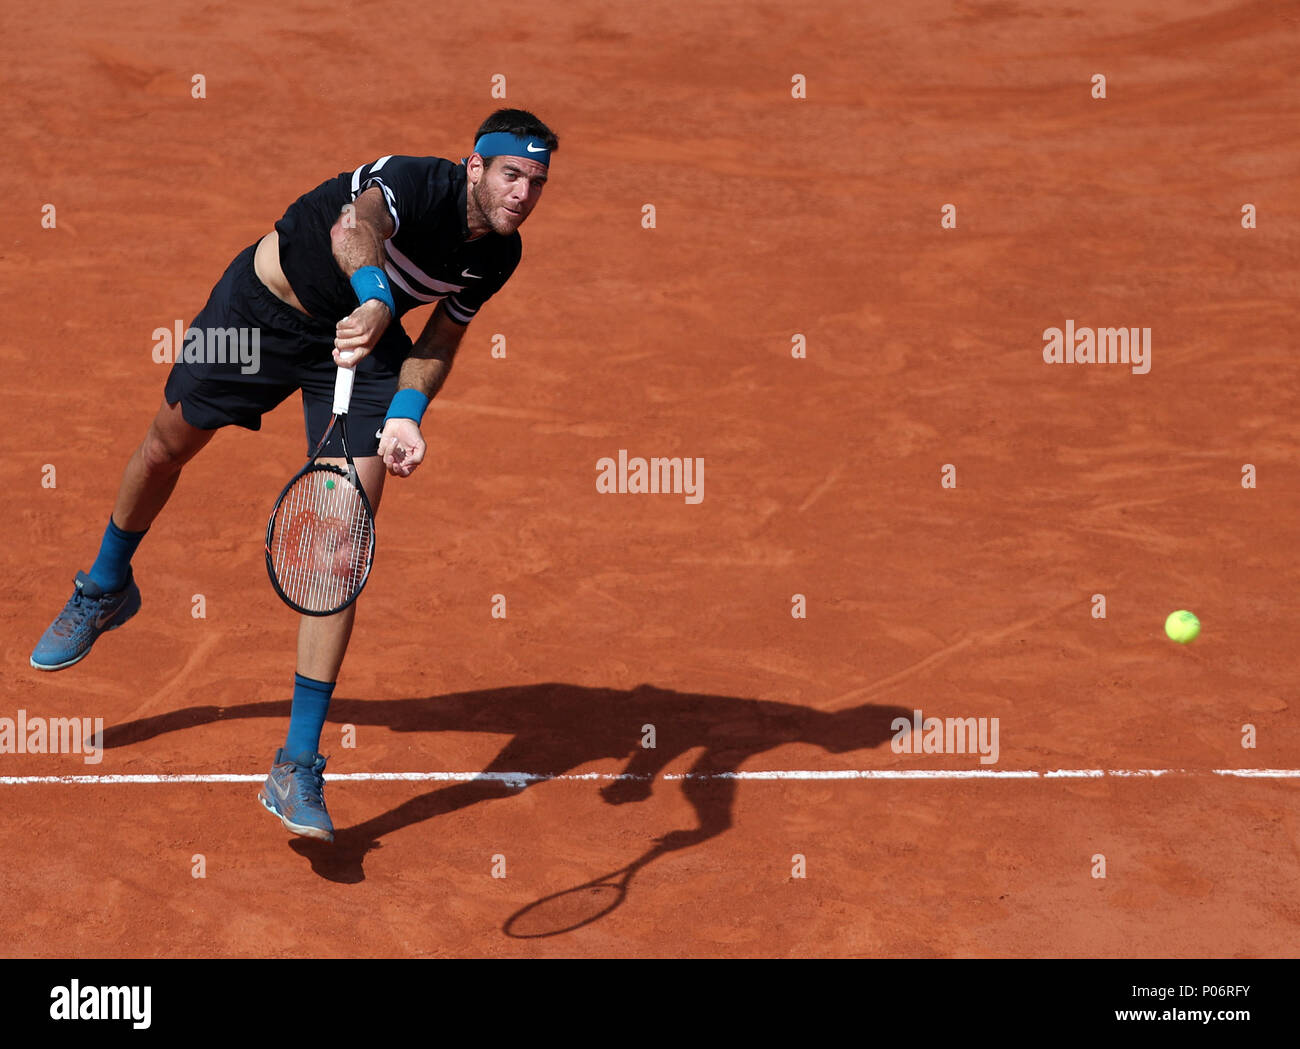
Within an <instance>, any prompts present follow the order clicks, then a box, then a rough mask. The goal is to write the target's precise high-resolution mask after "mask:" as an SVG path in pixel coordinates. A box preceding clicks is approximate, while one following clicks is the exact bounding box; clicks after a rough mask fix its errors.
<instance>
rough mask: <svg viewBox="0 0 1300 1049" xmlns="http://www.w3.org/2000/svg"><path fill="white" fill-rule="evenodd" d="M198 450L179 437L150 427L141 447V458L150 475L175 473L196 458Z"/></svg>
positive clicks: (155, 427)
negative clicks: (195, 454)
mask: <svg viewBox="0 0 1300 1049" xmlns="http://www.w3.org/2000/svg"><path fill="white" fill-rule="evenodd" d="M197 451H198V448H194V447H190V442H187V441H185V440H183V439H179V435H174V434H167V433H163V432H162V431H160V430H159V429H158V427H157V426H156V425H155V426H151V427H149V432H148V434H146V435H145V439H144V444H142V445H141V446H140V454H141V458H142V459H143V460H144V465H145V468H146V469H147V470H148V471H149V472H150V473H158V474H169V473H175V472H176V471H177V470H179V469H180V468H181V467H182V466H184V465H185V464H186V463H187V462H189V461H190V459H192V458H193V457H194V453H195V452H197Z"/></svg>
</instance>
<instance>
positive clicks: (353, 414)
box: [258, 325, 410, 841]
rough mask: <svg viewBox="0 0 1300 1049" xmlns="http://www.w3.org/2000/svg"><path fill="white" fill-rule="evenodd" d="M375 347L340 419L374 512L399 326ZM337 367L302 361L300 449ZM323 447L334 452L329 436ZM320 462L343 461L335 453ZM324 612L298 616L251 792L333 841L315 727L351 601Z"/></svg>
mask: <svg viewBox="0 0 1300 1049" xmlns="http://www.w3.org/2000/svg"><path fill="white" fill-rule="evenodd" d="M381 346H382V347H383V349H384V351H385V352H383V353H379V352H376V354H374V355H372V356H371V357H369V358H367V359H366V360H364V361H362V362H361V364H360V365H359V366H358V368H357V375H356V378H355V380H354V385H353V392H352V405H351V408H350V409H349V411H348V414H347V416H346V417H345V419H344V420H343V421H342V425H346V426H347V432H348V443H349V446H350V447H351V449H352V452H353V456H354V461H355V463H356V468H357V478H358V480H359V481H360V482H361V486H362V487H363V488H364V489H365V492H366V498H367V499H369V500H370V505H371V509H372V510H374V512H375V514H376V516H378V513H379V503H380V500H381V498H382V496H383V489H384V478H385V476H386V471H385V468H384V463H383V460H382V459H381V458H380V457H379V456H378V455H377V454H376V452H377V450H378V445H379V439H378V437H377V436H376V434H377V431H378V430H379V428H380V426H381V425H382V424H383V420H384V415H385V413H386V412H387V410H388V404H389V402H390V401H391V400H392V396H393V393H394V391H395V390H396V387H397V374H398V369H399V367H400V362H401V360H402V359H403V358H404V357H405V356H406V353H407V352H409V348H410V341H409V340H408V339H406V336H405V333H403V332H402V331H401V328H400V325H399V326H397V332H396V333H394V334H393V335H391V336H387V335H386V336H385V341H384V342H381ZM336 371H337V369H336V368H335V366H334V363H333V361H332V360H330V359H329V358H325V359H324V360H322V361H320V362H317V363H316V364H315V365H312V366H306V367H304V375H303V385H302V391H303V411H304V416H305V421H306V428H307V433H306V436H307V446H308V449H309V450H310V449H312V448H314V447H315V444H316V442H317V441H318V440H319V439H320V436H321V435H322V434H323V433H324V432H325V427H326V426H327V425H328V422H329V418H330V414H331V404H332V402H333V390H334V376H335V374H336ZM325 450H326V451H327V452H335V451H341V450H342V449H341V447H340V446H339V444H338V438H337V435H336V436H335V437H333V438H331V444H330V445H329V446H327V448H326V449H325ZM322 461H324V462H330V463H334V464H335V465H338V466H343V465H344V464H345V463H346V460H345V459H343V458H341V457H340V458H325V459H323V460H322ZM359 603H360V602H359V601H357V602H353V603H352V604H351V605H349V606H348V607H347V608H345V609H344V610H343V611H342V612H339V613H337V614H336V615H332V616H303V617H302V619H301V622H300V623H299V626H298V662H297V667H296V672H295V673H294V676H293V702H292V705H291V707H290V714H289V729H288V732H287V734H286V736H285V742H284V746H283V747H281V748H280V749H279V750H278V751H277V752H276V755H275V760H274V763H273V765H272V767H271V773H270V775H269V776H268V777H267V780H266V783H265V784H264V785H263V787H262V790H261V792H260V793H259V795H258V797H259V798H260V799H261V802H262V804H263V806H264V807H265V808H267V809H268V810H269V811H270V812H271V813H272V814H273V815H276V816H279V817H280V819H281V821H282V822H283V824H284V825H285V827H286V828H288V829H289V830H291V831H293V832H294V833H295V834H302V835H304V836H306V837H312V838H319V839H322V840H324V841H333V839H334V825H333V822H332V821H331V820H330V817H329V813H328V811H327V810H326V808H325V796H324V787H325V779H324V772H325V758H324V756H323V755H322V754H321V753H320V741H321V732H322V730H323V729H324V727H325V718H326V716H327V714H328V712H329V705H330V701H331V699H332V698H333V695H334V686H335V683H336V682H337V681H338V674H339V669H340V668H341V667H342V665H343V657H344V654H345V653H346V652H347V647H348V642H349V640H350V639H351V637H352V624H353V622H354V620H355V618H356V610H357V604H359Z"/></svg>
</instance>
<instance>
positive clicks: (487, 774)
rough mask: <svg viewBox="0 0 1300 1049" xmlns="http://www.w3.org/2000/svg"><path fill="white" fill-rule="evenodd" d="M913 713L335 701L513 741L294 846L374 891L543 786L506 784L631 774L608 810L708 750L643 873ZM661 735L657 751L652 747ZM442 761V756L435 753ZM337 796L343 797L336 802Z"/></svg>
mask: <svg viewBox="0 0 1300 1049" xmlns="http://www.w3.org/2000/svg"><path fill="white" fill-rule="evenodd" d="M911 714H912V712H911V711H910V710H904V709H903V708H901V707H889V706H878V705H875V704H862V705H860V706H856V707H852V708H850V709H848V710H842V711H838V712H835V713H822V712H820V711H817V710H812V709H810V708H808V707H802V706H795V705H793V704H790V703H780V702H774V701H768V700H757V699H742V698H739V697H736V696H716V695H705V694H700V693H687V692H674V691H672V690H670V689H663V688H656V687H654V686H652V685H641V686H639V687H637V688H634V689H631V690H630V691H629V690H620V689H601V688H584V687H581V686H578V685H566V684H539V685H520V686H514V687H509V688H493V689H483V690H481V691H473V692H454V693H449V694H447V695H441V696H432V697H428V698H418V699H395V700H359V699H336V700H334V702H333V703H332V704H331V705H330V712H329V719H330V721H332V722H336V723H340V724H353V725H357V726H363V725H376V726H383V727H385V728H388V729H392V730H394V731H397V732H430V733H432V732H486V733H492V734H494V735H508V736H509V737H510V739H509V741H508V742H507V743H506V744H505V746H504V747H502V749H501V751H500V753H498V754H497V756H496V757H495V758H493V759H492V761H491V762H490V763H489V764H488V765H487V767H486V768H485V769H483V773H484V776H483V778H476V779H473V780H466V781H457V782H451V783H448V784H447V785H445V786H439V787H436V788H435V789H433V790H430V791H426V792H425V793H422V794H420V795H418V796H417V797H414V798H412V799H411V800H409V801H406V802H403V803H402V804H401V805H398V806H397V807H396V808H392V809H389V810H388V811H387V812H383V813H380V814H379V815H377V816H374V817H373V818H371V819H368V820H366V821H365V822H363V823H358V824H354V825H353V826H350V827H341V828H337V829H336V831H335V839H334V842H333V843H332V844H331V843H326V842H319V841H314V840H311V839H308V838H298V839H295V840H294V841H292V842H291V843H290V844H291V846H292V847H293V849H294V850H295V851H297V852H298V853H300V854H301V855H303V856H305V857H307V858H308V859H309V860H310V861H311V865H312V868H313V870H314V871H315V872H316V873H317V874H319V875H320V876H321V877H324V878H328V879H330V880H331V881H337V882H358V881H361V880H363V879H364V877H365V873H364V870H363V867H362V860H363V858H364V857H365V855H366V853H367V852H369V851H371V850H372V849H375V848H377V847H378V846H379V843H380V841H381V840H382V839H383V838H385V837H386V836H388V835H390V834H393V833H395V832H396V831H399V830H402V829H403V828H406V827H410V826H413V825H414V824H417V823H423V822H424V821H426V820H430V819H433V818H434V817H435V816H442V815H445V814H446V813H449V812H455V811H457V810H458V809H463V808H465V807H467V806H469V805H473V804H476V803H477V802H481V801H488V800H491V799H494V798H503V797H510V796H512V795H515V794H518V793H520V792H521V791H522V790H526V789H527V787H528V786H529V785H531V783H532V782H536V781H524V782H522V783H518V782H516V783H511V782H506V781H505V780H504V779H502V778H494V777H500V776H501V775H502V774H505V773H518V772H523V773H530V774H534V775H540V776H559V775H563V774H565V773H568V772H570V771H572V770H573V769H576V768H579V767H581V766H583V765H587V764H590V763H591V762H594V761H601V760H604V759H614V760H618V761H623V762H625V765H624V767H623V769H622V776H623V777H626V778H620V779H615V780H609V781H607V782H606V784H605V785H604V786H602V787H601V788H600V791H599V793H600V796H601V798H602V799H603V800H604V801H605V802H606V804H609V805H626V804H631V803H634V802H638V801H644V800H645V799H646V798H648V797H649V796H650V793H651V791H652V790H653V789H654V786H655V783H656V782H662V781H658V780H657V777H658V775H659V774H660V773H661V772H662V771H663V770H664V769H665V768H666V767H667V766H668V765H669V764H670V763H672V762H673V761H674V759H677V758H679V757H681V756H682V755H684V754H686V753H687V752H689V751H694V750H697V749H699V748H703V750H702V752H701V753H700V754H699V756H698V757H697V758H696V759H695V762H694V764H692V765H691V766H690V769H689V774H688V775H687V777H686V778H684V779H682V780H679V781H675V783H674V787H675V784H676V783H677V782H679V783H680V785H681V790H682V792H683V794H684V796H685V797H686V799H687V801H689V802H690V804H691V806H692V807H693V809H694V810H695V816H696V823H697V825H696V826H695V827H694V828H690V829H683V830H675V831H672V832H671V833H669V834H667V835H665V836H663V837H661V838H659V839H658V840H657V842H656V844H655V846H654V847H653V848H652V849H651V850H650V851H649V852H648V853H646V854H645V856H644V857H642V860H641V861H639V862H638V861H633V862H634V865H638V866H641V865H644V862H648V861H649V860H650V859H652V858H656V857H657V856H659V855H662V854H664V853H666V852H670V851H674V850H677V849H683V848H687V847H688V846H691V845H698V844H699V843H701V842H703V841H707V840H708V839H709V838H713V837H716V836H717V835H719V834H721V833H722V832H723V831H725V830H727V828H729V827H730V826H731V823H732V809H733V802H734V799H735V794H736V783H737V781H736V780H735V779H734V778H728V775H727V774H728V773H734V772H737V771H738V770H739V769H740V766H741V765H742V764H743V763H744V762H746V761H748V760H749V759H750V758H752V757H754V756H755V755H757V754H761V753H763V752H764V751H767V750H771V749H773V748H774V747H780V746H783V745H785V744H788V743H809V744H812V745H814V746H817V747H821V748H823V749H824V750H826V751H828V752H830V753H832V754H843V753H847V752H849V751H854V750H866V749H868V748H871V747H876V746H879V745H880V744H882V743H884V742H886V741H888V740H889V739H890V738H891V737H893V736H894V735H895V731H894V729H893V728H892V722H893V721H894V719H895V718H899V717H901V718H904V719H907V720H908V721H909V722H910V719H911ZM288 715H289V703H288V702H287V701H274V702H263V703H248V704H244V705H241V706H235V707H213V706H208V707H189V708H186V709H182V710H174V711H170V712H168V713H166V714H161V715H158V716H156V717H150V718H143V719H140V720H138V721H132V722H127V723H125V724H122V725H114V726H112V727H110V728H107V729H105V732H104V746H105V748H113V747H124V746H128V745H131V744H134V743H139V742H141V741H143V740H147V739H151V738H153V737H155V736H158V735H161V734H164V733H167V732H173V731H178V730H181V729H187V728H193V727H196V726H199V725H203V724H208V723H211V722H215V721H227V720H232V719H237V718H275V719H278V720H282V721H283V720H285V719H287V718H288ZM646 726H654V736H655V739H654V742H655V746H654V747H653V748H649V747H643V746H642V740H643V738H645V734H646V732H647V731H648V730H647V728H646ZM430 749H431V748H430ZM337 789H338V788H337V787H336V788H335V790H337Z"/></svg>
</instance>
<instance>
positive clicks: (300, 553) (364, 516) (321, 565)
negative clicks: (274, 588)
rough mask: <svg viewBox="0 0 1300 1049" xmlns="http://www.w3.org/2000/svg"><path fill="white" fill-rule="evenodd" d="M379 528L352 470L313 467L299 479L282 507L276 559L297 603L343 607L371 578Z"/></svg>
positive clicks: (274, 541)
mask: <svg viewBox="0 0 1300 1049" xmlns="http://www.w3.org/2000/svg"><path fill="white" fill-rule="evenodd" d="M373 542H374V528H373V524H372V522H371V518H370V514H369V513H368V511H367V510H366V507H365V503H364V501H363V499H362V496H361V493H360V492H359V491H358V490H357V488H356V487H355V486H354V485H353V484H352V482H351V480H350V479H349V478H348V477H346V476H341V475H339V474H336V473H334V472H333V471H332V470H313V471H310V472H309V473H306V474H304V475H303V476H302V477H300V478H298V480H297V481H295V482H294V484H293V485H292V487H291V488H290V489H289V490H288V491H287V492H286V493H285V494H284V497H283V498H282V499H281V501H280V505H279V508H278V510H277V511H276V519H275V525H274V527H273V530H272V536H271V565H272V569H273V571H274V573H275V578H276V582H277V583H278V584H279V586H280V589H281V590H282V591H283V592H284V595H285V596H286V597H287V598H289V600H290V601H292V602H293V603H294V604H295V605H298V606H299V607H300V608H303V609H306V610H308V611H311V612H329V611H332V610H334V609H337V608H340V607H342V606H343V605H345V604H347V602H348V601H349V600H350V599H351V598H352V597H353V595H354V594H356V593H357V592H358V591H359V590H360V589H361V587H362V585H363V584H364V583H365V580H366V575H367V573H368V571H369V566H370V551H371V548H372V545H373Z"/></svg>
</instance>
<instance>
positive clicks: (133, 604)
mask: <svg viewBox="0 0 1300 1049" xmlns="http://www.w3.org/2000/svg"><path fill="white" fill-rule="evenodd" d="M142 603H143V602H142V601H141V600H140V598H139V597H138V596H137V597H136V598H135V599H134V600H132V599H130V598H128V599H127V600H126V601H124V602H123V603H122V607H121V608H119V609H118V610H117V615H115V616H114V617H113V621H112V622H111V623H109V624H108V626H106V627H104V628H103V629H102V630H100V631H99V632H98V633H96V634H95V636H94V637H92V638H91V639H90V644H88V645H87V646H86V651H84V652H82V653H81V655H79V656H77V658H76V659H69V660H68V661H67V662H65V663H38V662H36V660H35V658H28V660H27V662H28V663H30V664H31V665H32V666H33V667H35V668H36V669H37V670H66V669H67V668H68V667H71V666H76V664H78V663H80V662H81V661H82V660H83V659H85V658H86V657H87V656H88V655H90V650H91V649H92V648H94V647H95V642H96V641H98V640H99V638H100V636H101V635H102V634H107V633H108V632H109V631H110V630H116V629H117V628H118V627H120V626H126V623H127V620H129V619H130V618H131V617H132V616H133V615H135V614H136V613H137V612H139V611H140V606H141V604H142ZM123 612H125V613H126V614H125V615H122V613H123ZM119 616H120V618H118V617H119Z"/></svg>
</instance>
